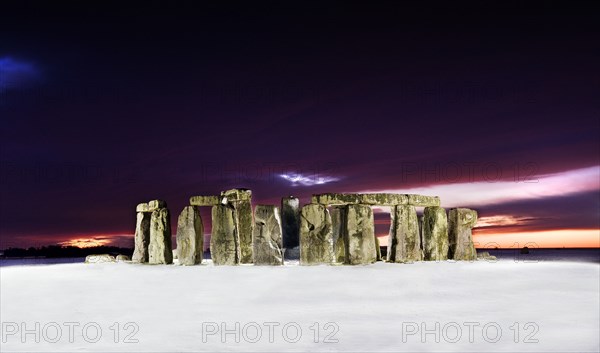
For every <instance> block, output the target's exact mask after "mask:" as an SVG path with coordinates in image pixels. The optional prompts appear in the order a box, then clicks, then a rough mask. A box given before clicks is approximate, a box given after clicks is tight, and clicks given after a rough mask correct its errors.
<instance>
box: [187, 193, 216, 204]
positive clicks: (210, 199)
mask: <svg viewBox="0 0 600 353" xmlns="http://www.w3.org/2000/svg"><path fill="white" fill-rule="evenodd" d="M220 203H221V196H219V195H212V196H192V197H190V205H192V206H215V205H218V204H220Z"/></svg>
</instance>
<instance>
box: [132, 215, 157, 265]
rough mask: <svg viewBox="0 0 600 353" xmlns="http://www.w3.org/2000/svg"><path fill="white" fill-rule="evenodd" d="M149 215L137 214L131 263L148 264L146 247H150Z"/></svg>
mask: <svg viewBox="0 0 600 353" xmlns="http://www.w3.org/2000/svg"><path fill="white" fill-rule="evenodd" d="M151 216H152V215H151V214H150V213H146V212H138V213H137V221H136V223H135V249H134V250H133V258H132V261H133V262H138V263H146V262H148V245H150V218H151Z"/></svg>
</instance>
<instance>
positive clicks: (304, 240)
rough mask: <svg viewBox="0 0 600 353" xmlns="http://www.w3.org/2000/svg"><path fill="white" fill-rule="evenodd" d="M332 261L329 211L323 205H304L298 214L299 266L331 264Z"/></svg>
mask: <svg viewBox="0 0 600 353" xmlns="http://www.w3.org/2000/svg"><path fill="white" fill-rule="evenodd" d="M333 260H334V251H333V234H332V229H331V216H330V215H329V211H328V210H327V208H326V207H325V206H323V205H319V204H308V205H305V206H304V207H302V210H301V212H300V264H301V265H317V264H331V263H332V262H333Z"/></svg>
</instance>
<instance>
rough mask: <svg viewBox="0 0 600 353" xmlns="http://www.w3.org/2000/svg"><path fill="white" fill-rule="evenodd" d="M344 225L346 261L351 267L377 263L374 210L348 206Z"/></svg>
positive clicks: (354, 205) (363, 206)
mask: <svg viewBox="0 0 600 353" xmlns="http://www.w3.org/2000/svg"><path fill="white" fill-rule="evenodd" d="M343 218H345V219H344V221H345V222H343V223H342V229H343V230H342V234H343V239H344V248H345V253H346V256H345V259H344V263H346V264H349V265H366V264H371V263H374V262H375V261H377V258H378V257H379V256H378V251H377V250H378V249H377V248H378V246H379V244H378V242H377V239H376V238H375V231H374V230H375V227H374V225H375V222H374V219H373V210H372V209H371V207H370V206H369V205H363V204H353V205H347V206H346V210H345V217H343Z"/></svg>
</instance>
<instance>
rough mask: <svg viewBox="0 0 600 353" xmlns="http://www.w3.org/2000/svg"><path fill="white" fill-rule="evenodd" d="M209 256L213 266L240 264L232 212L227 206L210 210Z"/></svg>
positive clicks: (218, 206) (237, 239)
mask: <svg viewBox="0 0 600 353" xmlns="http://www.w3.org/2000/svg"><path fill="white" fill-rule="evenodd" d="M210 256H211V258H212V261H213V264H215V265H237V264H239V263H240V246H239V238H238V234H237V227H236V219H235V214H234V210H233V208H232V207H230V206H228V205H217V206H213V208H212V232H211V236H210Z"/></svg>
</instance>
